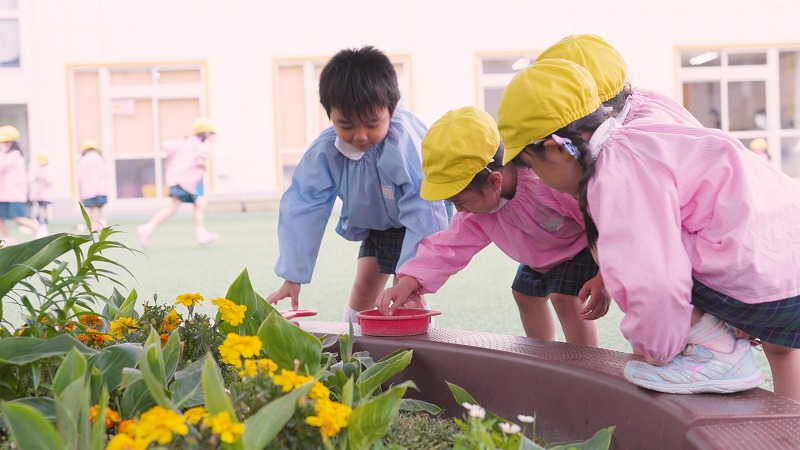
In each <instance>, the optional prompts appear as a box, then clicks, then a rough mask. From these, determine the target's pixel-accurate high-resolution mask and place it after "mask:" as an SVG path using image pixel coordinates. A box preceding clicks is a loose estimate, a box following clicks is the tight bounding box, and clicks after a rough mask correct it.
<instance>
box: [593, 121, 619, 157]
mask: <svg viewBox="0 0 800 450" xmlns="http://www.w3.org/2000/svg"><path fill="white" fill-rule="evenodd" d="M619 126H620V125H619V122H617V119H615V118H613V117H610V118H608V119H606V121H605V122H603V123H601V124H600V126H599V127H597V129H596V130H594V134H593V135H592V138H591V139H589V154H590V155H591V156H592V159H597V156H598V155H600V150H602V148H603V144H604V143H605V142H606V141H607V140H608V138H610V137H611V135H612V134H614V132H616V131H617V128H619Z"/></svg>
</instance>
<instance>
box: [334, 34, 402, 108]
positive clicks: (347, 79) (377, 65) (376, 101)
mask: <svg viewBox="0 0 800 450" xmlns="http://www.w3.org/2000/svg"><path fill="white" fill-rule="evenodd" d="M319 101H320V103H322V106H323V107H324V108H325V112H326V113H327V114H328V118H330V116H331V110H332V109H333V108H337V109H339V110H340V111H341V112H342V114H344V116H345V117H347V118H350V117H358V118H362V119H363V118H365V117H366V116H368V115H369V114H371V113H373V112H374V111H375V110H376V109H379V108H381V107H383V106H385V107H386V108H387V109H388V110H389V113H390V114H392V113H394V110H395V107H396V106H397V103H398V102H399V101H400V88H399V87H398V85H397V73H396V72H395V70H394V65H393V64H392V62H391V61H390V60H389V58H388V57H387V56H386V55H385V54H384V53H383V52H381V51H380V50H378V49H376V48H374V47H372V46H365V47H362V48H360V49H345V50H342V51H340V52H339V53H337V54H336V55H334V56H333V58H331V60H330V61H329V62H328V63H327V64H326V65H325V68H323V69H322V74H321V75H320V78H319Z"/></svg>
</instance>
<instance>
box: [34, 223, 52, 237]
mask: <svg viewBox="0 0 800 450" xmlns="http://www.w3.org/2000/svg"><path fill="white" fill-rule="evenodd" d="M49 235H50V230H48V229H47V225H45V224H40V225H39V229H38V230H36V239H39V238H43V237H45V236H49Z"/></svg>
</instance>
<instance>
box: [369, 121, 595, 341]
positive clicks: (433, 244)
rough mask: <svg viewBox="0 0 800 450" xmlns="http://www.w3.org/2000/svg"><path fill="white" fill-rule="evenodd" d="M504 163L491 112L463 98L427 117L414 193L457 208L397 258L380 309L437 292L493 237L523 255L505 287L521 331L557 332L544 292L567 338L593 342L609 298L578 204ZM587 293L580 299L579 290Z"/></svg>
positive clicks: (385, 311) (512, 254) (552, 336)
mask: <svg viewBox="0 0 800 450" xmlns="http://www.w3.org/2000/svg"><path fill="white" fill-rule="evenodd" d="M502 162H503V144H502V143H501V142H500V134H499V133H498V132H497V124H496V123H495V121H494V119H493V118H492V116H491V115H489V113H487V112H485V111H483V110H480V109H478V108H475V107H465V108H461V109H457V110H453V111H449V112H448V113H447V114H445V115H444V116H443V117H442V118H440V119H439V120H438V121H437V122H436V123H434V124H433V125H432V126H431V128H430V129H429V130H428V133H427V134H426V135H425V139H423V141H422V170H423V173H424V176H425V178H424V179H423V181H422V190H421V192H420V194H421V196H422V198H424V199H427V200H431V201H435V200H443V199H447V200H449V201H450V202H452V203H453V205H454V206H455V208H456V210H457V211H458V212H457V213H456V214H455V216H454V217H453V220H452V222H451V223H450V227H449V228H448V229H446V230H444V231H441V232H439V233H436V234H434V235H431V236H428V237H427V238H425V239H423V240H422V242H421V243H420V245H419V248H418V249H417V254H416V256H414V257H413V258H411V259H410V260H409V261H408V262H406V263H405V264H403V265H402V267H400V269H399V271H398V273H397V276H398V278H399V281H398V282H397V284H396V285H395V286H393V287H391V288H389V289H386V290H385V291H383V292H382V293H381V295H380V296H379V297H378V302H377V305H378V309H379V310H381V312H382V313H383V314H392V313H393V312H394V311H395V310H396V309H397V308H399V307H402V306H403V305H404V304H405V303H406V301H407V299H408V298H409V296H410V295H411V294H414V293H415V294H426V293H429V292H436V291H437V290H439V288H441V287H442V285H444V283H445V282H446V281H447V279H448V278H449V277H450V276H451V275H453V274H455V273H456V272H458V271H460V270H461V269H463V268H464V267H466V266H467V264H469V261H470V260H471V259H472V257H473V256H475V255H476V254H477V253H478V252H479V251H481V250H482V249H484V248H485V247H486V246H487V245H489V244H491V243H492V242H494V244H495V245H497V247H498V248H500V250H502V251H503V252H504V253H505V254H507V255H508V256H510V257H511V258H512V259H514V260H515V261H517V262H520V263H521V265H520V267H519V270H518V271H517V276H516V278H515V279H514V282H513V284H512V286H511V289H512V293H513V296H514V300H515V301H516V302H517V307H518V308H519V313H520V318H521V319H522V325H523V328H524V329H525V334H526V335H527V336H528V337H533V338H538V339H549V340H555V338H556V332H555V322H554V320H553V316H552V314H551V312H550V308H549V304H548V302H547V300H548V298H549V299H550V301H551V302H552V305H553V308H554V309H555V311H556V314H557V315H558V318H559V321H560V322H561V328H562V329H563V331H564V335H565V337H566V340H567V342H570V343H573V344H582V345H590V346H594V347H596V346H597V345H598V337H597V327H596V326H595V323H594V322H592V321H591V320H592V319H596V318H599V317H602V316H603V315H605V313H606V312H607V311H608V303H609V298H608V295H607V293H606V292H605V289H603V281H602V278H601V277H600V275H599V274H598V270H597V265H596V264H595V262H594V261H593V260H592V256H591V254H590V252H589V250H588V249H587V248H586V245H587V244H586V233H585V230H584V227H583V220H582V218H581V216H580V211H579V209H578V203H577V202H576V201H575V199H574V198H572V197H570V196H569V195H566V194H562V193H560V192H556V191H554V190H552V189H550V188H549V187H548V186H547V185H545V184H544V183H542V182H541V180H539V179H538V178H537V177H536V175H535V174H534V173H533V171H531V170H530V169H527V168H522V167H517V166H516V165H513V164H511V165H506V166H503V164H502ZM589 292H591V294H592V295H591V297H590V300H589V302H588V304H587V305H586V306H585V307H582V301H581V299H580V297H583V298H584V299H585V298H586V295H587V294H588V293H589ZM390 304H391V306H390ZM585 319H589V320H585Z"/></svg>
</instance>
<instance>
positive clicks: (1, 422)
mask: <svg viewBox="0 0 800 450" xmlns="http://www.w3.org/2000/svg"><path fill="white" fill-rule="evenodd" d="M7 403H21V404H25V405H28V406H30V407H32V408H33V409H35V410H37V411H39V412H40V413H41V414H42V415H43V416H44V418H45V419H47V421H48V422H51V423H52V422H55V421H56V402H55V400H53V399H52V398H50V397H23V398H18V399H15V400H11V401H8V402H7ZM4 426H6V422H5V418H4V417H3V416H2V415H0V427H4Z"/></svg>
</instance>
